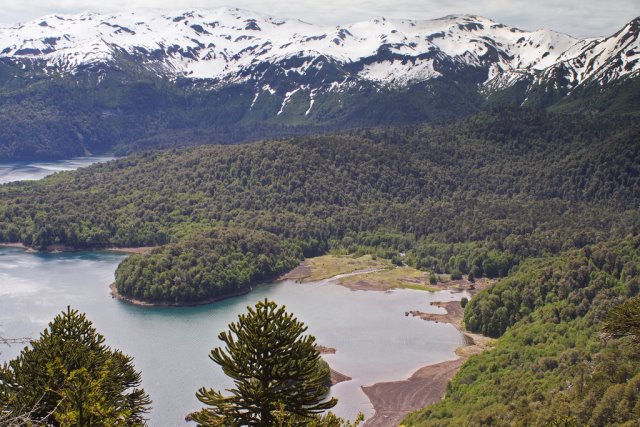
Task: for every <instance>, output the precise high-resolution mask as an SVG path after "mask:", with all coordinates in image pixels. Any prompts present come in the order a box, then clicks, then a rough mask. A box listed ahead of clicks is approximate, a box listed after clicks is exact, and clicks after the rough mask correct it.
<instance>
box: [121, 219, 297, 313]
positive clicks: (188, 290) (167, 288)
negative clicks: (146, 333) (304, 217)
mask: <svg viewBox="0 0 640 427" xmlns="http://www.w3.org/2000/svg"><path fill="white" fill-rule="evenodd" d="M301 258H302V253H301V252H300V248H299V247H298V246H295V245H292V244H291V243H290V242H289V241H286V240H285V241H283V240H282V239H281V238H280V237H278V236H277V235H275V234H272V233H269V232H265V231H259V230H244V229H230V230H227V229H217V230H213V231H211V232H209V233H207V234H205V235H202V234H197V235H195V236H194V237H193V238H189V239H184V240H181V241H179V242H178V243H169V244H167V245H164V246H162V247H160V248H158V249H155V250H154V251H153V252H151V253H150V254H149V255H139V254H136V255H132V256H130V257H128V258H127V259H125V260H124V261H123V262H122V263H121V264H120V265H119V266H118V269H117V271H116V288H117V289H118V292H120V293H121V294H123V295H128V296H131V297H133V298H138V299H142V300H145V301H161V302H162V301H164V302H172V301H173V302H187V303H188V302H199V301H200V302H202V301H207V300H211V299H215V298H220V297H224V296H229V295H234V294H239V293H243V292H247V291H248V290H250V288H251V285H253V284H255V283H258V282H263V281H265V280H268V279H271V278H273V277H274V276H277V275H280V274H283V273H286V272H287V271H289V270H291V269H292V268H294V267H295V266H296V265H298V263H299V261H300V259H301Z"/></svg>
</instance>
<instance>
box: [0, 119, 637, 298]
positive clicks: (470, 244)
mask: <svg viewBox="0 0 640 427" xmlns="http://www.w3.org/2000/svg"><path fill="white" fill-rule="evenodd" d="M639 136H640V121H639V120H638V119H635V118H631V117H606V116H592V115H564V114H549V113H545V112H540V111H530V110H517V111H511V110H496V111H492V112H490V113H489V112H485V113H480V114H478V115H475V116H472V117H469V118H466V119H462V120H458V121H454V122H451V123H447V124H442V125H420V126H410V127H399V128H392V129H380V130H354V131H350V132H345V133H340V134H335V135H324V136H305V137H296V138H292V139H287V140H280V141H272V142H260V143H254V144H250V145H242V146H203V147H194V148H187V149H183V150H176V149H172V150H165V151H154V152H145V153H140V154H135V155H132V156H130V157H127V158H123V159H120V160H116V161H112V162H108V163H106V164H99V165H94V166H91V167H89V168H86V169H83V170H78V171H75V172H65V173H59V174H55V175H53V176H51V177H48V178H46V179H44V180H42V181H39V182H32V183H14V184H10V185H4V186H2V187H0V201H1V203H0V241H4V242H23V243H25V244H27V245H29V246H33V247H36V248H46V247H47V246H49V245H52V244H64V245H67V246H71V247H74V248H105V247H110V246H148V245H167V244H169V245H170V246H167V247H165V248H162V249H160V250H158V251H157V252H154V253H152V254H150V255H148V256H138V257H133V258H131V259H130V261H128V262H127V263H126V265H123V268H122V269H121V271H120V273H119V277H118V280H119V284H121V285H120V286H119V289H122V290H125V294H128V295H129V296H133V295H136V296H137V297H141V298H153V299H157V298H160V299H164V300H166V301H171V302H176V301H192V300H193V299H194V298H197V297H204V296H211V295H213V294H208V293H206V292H204V293H203V292H201V291H202V290H201V289H200V290H198V291H194V290H193V289H190V286H195V287H198V286H199V285H197V283H199V282H198V280H200V279H196V277H198V275H199V274H200V276H199V277H204V276H206V275H208V274H211V272H215V271H217V267H216V263H217V262H218V261H217V260H218V257H217V255H215V254H223V253H224V252H229V253H230V254H237V256H238V257H237V259H236V258H234V259H236V260H237V262H238V263H237V264H236V265H237V266H242V267H239V268H237V269H235V268H234V269H233V271H234V276H235V278H231V277H227V278H225V279H224V280H223V281H222V282H220V283H223V282H224V283H234V284H236V285H237V284H238V283H245V279H246V278H247V277H249V278H251V277H255V278H256V279H258V278H262V277H266V276H268V275H270V274H275V273H277V272H279V271H281V267H282V266H288V265H291V263H292V262H293V259H294V258H295V257H298V258H301V257H302V256H312V255H317V254H321V253H324V252H326V251H327V250H330V249H341V250H343V251H345V250H346V251H348V252H353V253H358V252H360V253H364V252H370V253H376V254H377V255H379V256H384V257H387V258H395V259H396V260H400V261H404V262H406V263H408V264H410V265H413V266H416V267H419V268H424V269H432V270H435V271H438V272H449V273H455V274H466V273H469V272H471V273H473V274H474V275H486V276H504V275H506V274H507V273H508V272H509V271H510V270H511V269H512V268H513V267H514V266H515V265H517V264H518V263H520V262H521V261H522V260H524V259H526V258H529V257H532V256H542V255H546V254H557V253H560V252H562V251H565V250H568V249H571V248H580V247H583V246H585V245H587V244H591V243H595V242H599V241H606V240H609V239H611V238H616V237H618V238H620V237H624V236H626V235H628V233H629V231H630V230H634V229H637V228H638V226H639V225H640V213H639V211H638V207H639V205H640V182H639V180H640V173H639V170H638V169H639V168H640V144H639V143H638V141H639V138H638V137H639ZM220 227H225V228H226V229H227V230H230V232H234V233H240V234H241V235H243V236H246V238H247V239H249V241H252V240H253V238H254V237H255V236H257V235H258V234H256V233H254V232H258V231H260V232H266V233H271V234H272V235H274V238H273V244H269V245H266V244H265V245H263V246H262V247H263V248H264V249H265V252H264V253H263V254H264V255H265V256H266V257H267V258H268V259H269V261H268V262H266V263H265V264H262V267H258V266H256V264H255V263H244V262H243V261H242V259H247V258H248V257H250V255H248V254H249V253H250V252H251V251H248V250H246V249H243V248H241V247H236V246H233V245H232V246H229V248H228V250H225V249H222V248H221V247H220V246H219V244H220V242H219V241H218V242H215V243H211V242H209V243H204V242H205V241H206V240H207V238H206V237H204V240H203V241H202V242H200V243H198V245H200V246H197V245H194V244H192V243H190V241H193V240H194V239H195V238H196V236H198V235H201V236H207V235H210V233H212V231H213V230H216V229H218V228H220ZM275 236H277V238H276V237H275ZM261 239H263V238H262V237H260V238H258V240H261ZM176 248H178V249H185V250H184V254H183V255H182V258H180V257H176V256H174V255H172V251H175V250H176ZM284 248H286V249H284ZM200 251H205V252H207V253H211V254H213V255H214V256H212V257H211V258H206V257H204V260H202V259H200V258H202V257H199V255H198V253H199V252H200ZM251 254H252V255H256V254H255V253H254V252H251ZM401 254H404V257H403V256H402V255H401ZM145 263H150V265H156V266H159V269H156V270H158V271H157V272H156V273H154V275H156V276H154V277H152V276H151V275H148V274H147V275H146V276H145V277H147V278H146V279H145V280H144V283H145V285H144V287H145V289H143V288H140V287H139V286H132V285H127V286H124V283H130V280H128V279H127V277H126V276H127V275H128V274H134V275H144V274H143V272H144V270H145V268H146V267H145ZM263 267H264V268H263ZM187 268H188V271H189V274H188V275H187V274H186V271H185V269H187ZM176 269H178V270H180V271H181V272H182V273H185V274H182V275H173V274H165V275H164V276H162V277H163V279H162V280H161V282H162V283H166V285H162V288H163V290H162V291H160V290H155V291H153V292H152V291H151V290H150V287H151V286H152V285H151V282H153V281H155V279H157V278H158V277H159V276H157V275H162V274H164V273H167V272H170V271H174V270H176ZM260 271H262V272H263V273H264V272H266V276H265V275H263V273H259V272H260ZM256 274H257V275H256ZM254 275H255V276H254ZM136 277H137V276H136ZM227 280H228V282H227ZM171 281H173V282H171ZM147 287H148V288H147ZM231 288H233V286H232V287H231ZM231 288H230V289H231ZM178 290H179V291H178ZM196 295H197V297H196Z"/></svg>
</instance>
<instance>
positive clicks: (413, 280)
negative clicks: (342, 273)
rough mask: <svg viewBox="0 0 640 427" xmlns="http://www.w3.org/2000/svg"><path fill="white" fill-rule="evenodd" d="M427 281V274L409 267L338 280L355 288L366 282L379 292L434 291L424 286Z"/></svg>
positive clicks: (434, 289)
mask: <svg viewBox="0 0 640 427" xmlns="http://www.w3.org/2000/svg"><path fill="white" fill-rule="evenodd" d="M428 281H429V276H428V273H425V272H423V271H420V270H416V269H415V268H411V267H397V268H395V267H391V268H390V269H387V270H385V271H376V272H372V273H366V274H358V275H357V276H350V277H344V278H342V279H340V284H342V285H345V286H353V287H357V283H363V282H366V283H367V285H368V286H369V287H371V288H375V289H380V290H386V289H395V288H403V289H417V290H421V291H436V290H437V289H436V288H433V287H431V286H429V285H427V284H426V283H428Z"/></svg>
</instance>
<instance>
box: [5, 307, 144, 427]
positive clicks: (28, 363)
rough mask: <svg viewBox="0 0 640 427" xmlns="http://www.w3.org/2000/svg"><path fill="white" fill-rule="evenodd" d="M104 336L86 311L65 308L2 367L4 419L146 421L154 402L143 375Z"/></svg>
mask: <svg viewBox="0 0 640 427" xmlns="http://www.w3.org/2000/svg"><path fill="white" fill-rule="evenodd" d="M104 340H105V339H104V337H103V336H102V335H100V334H99V333H97V332H96V330H95V328H94V327H93V325H92V323H91V321H89V320H88V319H87V318H86V317H85V315H84V314H79V313H78V311H77V310H72V309H71V308H69V307H67V310H66V311H63V312H62V313H61V314H59V315H58V316H56V318H55V319H54V320H53V321H52V322H51V323H49V327H48V328H47V329H45V330H44V332H42V333H41V334H40V338H39V339H38V340H35V341H32V342H31V348H29V347H25V348H24V350H23V351H22V352H21V353H20V355H19V356H18V357H17V358H16V359H14V360H11V361H10V362H9V363H6V364H4V365H3V366H2V367H0V406H1V410H2V413H1V416H2V418H4V419H5V420H20V422H19V424H20V425H23V424H25V423H26V424H28V425H31V424H37V425H40V423H41V424H44V425H52V426H77V427H84V426H95V425H101V426H139V425H144V424H145V420H144V418H143V416H144V414H145V413H146V412H147V411H148V406H149V404H150V400H149V397H148V396H147V394H146V393H145V392H144V390H143V389H141V388H140V383H141V377H140V373H138V372H136V370H135V369H134V367H133V361H132V358H131V357H129V356H126V355H124V354H123V353H121V352H120V351H117V350H111V348H109V347H107V346H106V345H105V344H104ZM2 418H0V419H2Z"/></svg>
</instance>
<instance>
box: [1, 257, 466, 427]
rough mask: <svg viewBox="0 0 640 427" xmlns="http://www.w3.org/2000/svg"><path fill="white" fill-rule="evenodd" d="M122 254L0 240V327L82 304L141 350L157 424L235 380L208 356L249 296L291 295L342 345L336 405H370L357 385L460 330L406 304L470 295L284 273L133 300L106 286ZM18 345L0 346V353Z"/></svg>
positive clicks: (122, 342) (29, 331) (402, 369)
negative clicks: (352, 286)
mask: <svg viewBox="0 0 640 427" xmlns="http://www.w3.org/2000/svg"><path fill="white" fill-rule="evenodd" d="M123 258H124V257H123V255H121V254H115V253H109V252H79V253H58V254H55V253H37V254H31V253H27V252H25V251H23V250H20V249H14V248H0V335H2V336H5V337H23V336H27V337H34V338H35V337H37V336H38V334H39V333H40V332H41V331H42V330H43V329H44V328H46V326H47V323H48V322H49V321H50V320H51V319H52V318H53V317H54V316H55V315H56V314H57V313H59V312H60V311H62V310H64V309H65V307H66V306H67V305H71V306H72V307H73V308H77V309H79V310H81V311H82V312H85V313H86V314H87V316H88V317H89V319H91V320H92V321H93V322H94V324H95V326H96V328H97V329H98V331H99V332H100V333H102V334H103V335H105V336H106V338H107V342H108V344H109V345H111V346H112V347H115V348H119V349H121V350H122V351H124V352H125V353H127V354H129V355H131V356H133V357H134V358H135V364H136V367H137V368H138V369H139V370H141V371H142V376H143V386H144V388H145V390H146V391H147V392H148V393H149V394H150V395H151V398H152V399H153V410H152V412H151V413H150V415H149V416H150V425H151V426H160V427H163V426H168V427H171V426H179V425H185V423H184V421H183V420H184V416H185V415H186V414H187V413H189V412H190V411H193V410H196V409H198V408H199V407H200V405H199V402H198V401H197V399H196V398H195V395H194V394H195V392H196V390H197V389H198V388H199V387H201V386H207V387H214V388H216V389H224V388H225V387H228V386H230V385H231V384H230V382H229V380H228V379H227V378H226V377H225V376H224V374H223V373H222V372H221V370H220V369H218V367H217V366H216V365H214V364H213V362H211V361H210V360H209V359H208V357H207V356H208V354H209V352H210V350H211V349H212V348H213V347H215V346H217V345H219V341H218V340H217V335H218V334H219V333H220V332H221V331H223V330H226V329H227V325H228V324H229V323H230V322H231V321H234V320H235V319H236V316H237V315H238V314H239V313H241V312H243V311H244V310H245V308H246V306H247V305H253V304H255V303H256V302H258V301H259V300H261V299H264V298H270V299H272V300H275V301H276V302H278V303H279V304H285V305H286V306H287V308H288V309H289V310H290V311H292V312H293V313H295V314H296V315H297V316H298V318H299V319H301V320H302V321H304V322H305V323H306V324H307V325H308V326H309V332H310V333H312V334H313V335H315V336H316V338H317V339H318V342H319V343H320V344H322V345H324V346H327V347H334V348H336V349H337V353H336V354H335V355H327V356H325V358H326V360H327V361H328V362H329V364H330V365H331V366H332V367H333V368H334V369H336V370H338V371H339V372H342V373H344V374H346V375H349V376H351V377H353V380H351V381H347V382H343V383H341V384H338V385H337V386H335V387H334V388H333V390H332V394H333V395H334V396H336V397H337V398H338V399H339V404H338V406H337V407H336V412H337V413H338V414H340V415H342V416H347V417H355V415H356V414H357V413H358V412H359V411H362V412H364V413H365V415H367V416H370V415H372V414H373V411H372V407H371V404H370V403H369V401H368V399H367V398H366V396H365V395H364V394H363V393H362V391H361V389H360V386H362V385H370V384H374V383H376V382H379V381H389V380H398V379H403V378H407V377H408V376H410V375H411V374H412V373H413V372H414V371H415V370H416V369H417V368H419V367H420V366H423V365H426V364H429V363H434V362H438V361H442V360H448V359H453V358H455V355H454V353H453V352H454V349H455V348H456V347H457V346H459V345H460V344H462V337H461V335H460V333H458V332H457V331H456V330H455V329H454V328H453V327H452V326H450V325H446V324H441V323H440V324H436V323H433V322H426V321H423V320H420V319H416V318H413V317H405V315H404V313H405V311H408V310H422V311H431V312H442V310H441V309H439V308H437V307H432V306H430V305H429V302H430V301H435V300H453V299H460V298H461V297H462V296H464V294H451V293H449V292H439V293H428V292H424V291H415V290H396V291H392V292H386V293H385V292H371V291H352V290H349V289H347V288H344V287H342V286H339V285H337V284H335V283H334V282H332V281H329V280H324V281H319V282H313V283H307V284H298V283H295V282H292V281H284V282H280V283H276V284H265V285H262V286H259V287H258V288H257V289H256V290H255V291H253V292H252V293H250V294H248V295H245V296H241V297H236V298H232V299H229V300H225V301H221V302H218V303H215V304H211V305H207V306H201V307H184V308H160V307H137V306H133V305H130V304H127V303H124V302H121V301H118V300H115V299H112V298H111V296H110V295H109V289H108V285H109V283H111V282H112V281H113V277H114V271H115V268H116V266H117V265H118V263H119V262H120V261H121V260H122V259H123ZM20 348H21V346H19V345H13V346H11V347H2V348H0V352H2V354H1V355H0V360H8V359H10V358H12V357H15V355H16V354H18V353H19V351H20Z"/></svg>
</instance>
